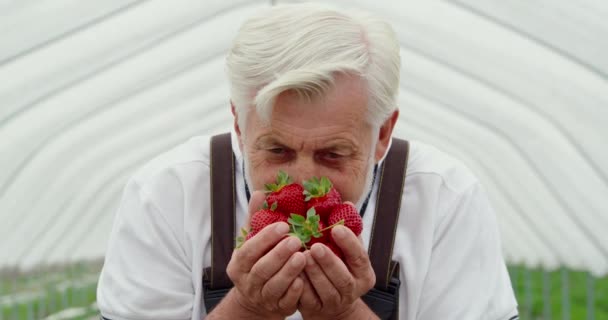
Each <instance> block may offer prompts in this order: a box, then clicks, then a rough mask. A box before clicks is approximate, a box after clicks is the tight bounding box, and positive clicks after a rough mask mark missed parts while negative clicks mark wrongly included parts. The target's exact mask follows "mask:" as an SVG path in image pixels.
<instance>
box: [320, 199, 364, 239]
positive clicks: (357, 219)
mask: <svg viewBox="0 0 608 320" xmlns="http://www.w3.org/2000/svg"><path fill="white" fill-rule="evenodd" d="M340 221H344V226H345V227H347V228H349V229H350V230H352V231H353V233H354V234H355V235H356V236H359V235H360V234H361V231H362V230H363V221H362V220H361V216H360V215H359V213H358V212H357V208H355V206H354V205H352V204H350V203H341V204H339V205H337V206H336V207H335V208H334V209H333V210H332V212H331V214H330V215H329V218H328V219H327V223H328V224H329V225H334V224H336V223H339V222H340Z"/></svg>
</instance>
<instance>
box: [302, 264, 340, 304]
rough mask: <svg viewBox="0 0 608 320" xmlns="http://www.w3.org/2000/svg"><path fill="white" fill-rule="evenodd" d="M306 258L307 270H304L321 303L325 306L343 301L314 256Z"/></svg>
mask: <svg viewBox="0 0 608 320" xmlns="http://www.w3.org/2000/svg"><path fill="white" fill-rule="evenodd" d="M306 258H307V259H306V268H305V269H304V270H305V271H306V276H307V277H308V279H309V280H310V283H311V284H312V287H313V288H314V289H315V292H316V293H317V295H318V296H319V300H320V301H321V303H322V304H324V305H325V304H330V305H332V304H335V303H338V302H339V301H340V300H341V298H340V293H339V292H338V290H336V288H335V287H334V285H333V283H331V281H330V280H329V279H328V278H327V276H326V275H325V273H324V272H323V269H321V267H320V266H319V265H318V264H317V262H316V261H315V259H314V258H313V257H312V255H310V254H309V255H307V257H306Z"/></svg>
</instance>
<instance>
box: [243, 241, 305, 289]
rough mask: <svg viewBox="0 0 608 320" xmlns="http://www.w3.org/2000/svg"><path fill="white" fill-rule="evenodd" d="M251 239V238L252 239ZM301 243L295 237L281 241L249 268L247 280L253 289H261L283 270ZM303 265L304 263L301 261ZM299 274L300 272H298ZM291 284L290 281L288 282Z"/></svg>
mask: <svg viewBox="0 0 608 320" xmlns="http://www.w3.org/2000/svg"><path fill="white" fill-rule="evenodd" d="M252 239H253V238H252ZM301 246H302V243H301V242H300V239H298V238H296V237H288V238H286V239H284V240H282V241H281V242H280V243H279V244H278V245H277V246H276V247H274V248H272V250H270V251H269V252H268V253H267V254H265V255H264V256H263V257H262V258H260V259H259V260H258V261H257V262H256V263H255V264H254V265H253V267H252V268H251V272H250V274H249V277H248V280H249V282H250V283H251V285H252V286H254V287H259V288H261V287H262V286H264V284H265V283H266V282H267V281H268V280H270V278H272V277H273V276H275V274H276V273H277V272H279V271H280V270H281V269H282V268H284V265H285V263H286V262H287V260H288V259H290V257H291V258H293V257H292V256H293V255H294V253H296V252H297V251H298V250H299V249H300V247H301ZM301 262H302V265H304V262H305V261H303V260H302V261H301ZM299 272H301V270H300V271H299ZM290 283H291V281H290Z"/></svg>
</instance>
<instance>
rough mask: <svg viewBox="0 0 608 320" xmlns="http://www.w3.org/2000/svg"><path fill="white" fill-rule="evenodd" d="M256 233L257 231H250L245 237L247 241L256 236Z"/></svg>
mask: <svg viewBox="0 0 608 320" xmlns="http://www.w3.org/2000/svg"><path fill="white" fill-rule="evenodd" d="M255 235H256V232H249V233H248V234H247V236H246V237H245V241H247V240H249V239H251V238H253V236H255Z"/></svg>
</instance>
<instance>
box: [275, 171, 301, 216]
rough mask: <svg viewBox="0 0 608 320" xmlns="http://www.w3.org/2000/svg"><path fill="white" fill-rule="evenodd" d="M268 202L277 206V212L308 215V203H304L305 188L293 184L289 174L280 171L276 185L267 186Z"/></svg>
mask: <svg viewBox="0 0 608 320" xmlns="http://www.w3.org/2000/svg"><path fill="white" fill-rule="evenodd" d="M265 187H266V192H267V193H268V195H267V196H266V202H267V203H268V204H269V205H273V204H274V203H276V204H277V210H278V211H280V212H285V213H287V214H291V213H296V214H299V215H301V216H304V215H305V214H306V210H307V209H308V208H306V203H304V188H303V187H302V186H301V185H299V184H297V183H292V181H291V178H290V177H289V176H288V175H287V173H285V172H283V171H279V174H278V175H277V180H276V183H269V184H266V185H265Z"/></svg>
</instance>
